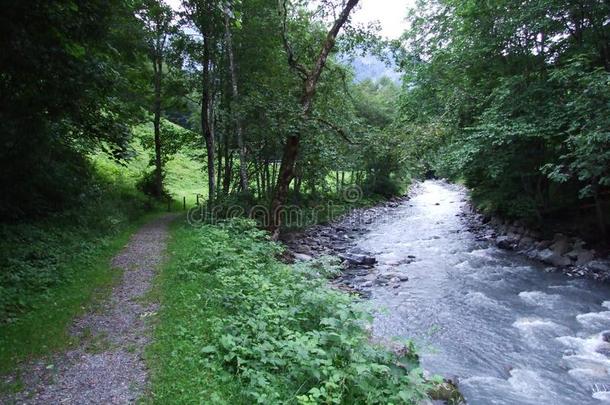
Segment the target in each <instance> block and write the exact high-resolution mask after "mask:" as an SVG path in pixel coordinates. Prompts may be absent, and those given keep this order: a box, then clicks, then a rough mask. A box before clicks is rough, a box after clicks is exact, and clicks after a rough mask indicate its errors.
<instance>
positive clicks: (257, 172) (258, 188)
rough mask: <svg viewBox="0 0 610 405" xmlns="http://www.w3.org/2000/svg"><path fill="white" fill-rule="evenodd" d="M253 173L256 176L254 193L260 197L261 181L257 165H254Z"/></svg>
mask: <svg viewBox="0 0 610 405" xmlns="http://www.w3.org/2000/svg"><path fill="white" fill-rule="evenodd" d="M254 175H255V176H256V195H257V196H258V198H261V197H262V194H261V181H260V170H259V167H258V165H257V167H256V171H255V172H254Z"/></svg>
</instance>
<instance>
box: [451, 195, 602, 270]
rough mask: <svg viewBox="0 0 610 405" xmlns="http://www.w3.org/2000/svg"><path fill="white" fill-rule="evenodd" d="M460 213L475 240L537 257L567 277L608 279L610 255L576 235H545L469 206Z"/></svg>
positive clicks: (521, 224)
mask: <svg viewBox="0 0 610 405" xmlns="http://www.w3.org/2000/svg"><path fill="white" fill-rule="evenodd" d="M462 215H463V216H464V218H465V220H466V221H467V223H468V227H469V230H470V231H471V232H473V233H474V234H475V235H476V237H477V239H478V240H486V241H490V242H492V243H494V244H495V245H496V246H498V247H499V248H501V249H505V250H512V251H515V252H517V253H520V254H523V255H525V256H527V257H529V258H530V259H534V260H537V261H540V262H542V263H544V264H546V265H548V266H549V267H548V270H549V271H561V272H563V273H565V274H566V275H568V276H569V277H587V278H591V279H594V280H598V281H608V280H610V259H609V258H608V257H603V256H602V255H600V254H598V252H596V250H595V249H593V248H591V247H589V246H588V245H587V243H586V242H585V241H584V240H583V239H581V238H579V237H578V236H574V235H566V234H564V233H555V234H553V236H552V237H550V238H545V237H544V236H543V233H542V232H540V231H538V230H534V229H529V228H528V227H526V226H525V225H524V224H523V223H521V222H520V221H513V222H511V221H507V220H504V219H502V218H500V217H497V216H493V217H487V216H485V215H482V214H480V213H477V212H476V209H475V208H474V207H472V206H470V209H469V210H467V211H465V212H464V213H463V214H462Z"/></svg>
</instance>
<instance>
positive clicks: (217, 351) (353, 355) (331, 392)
mask: <svg viewBox="0 0 610 405" xmlns="http://www.w3.org/2000/svg"><path fill="white" fill-rule="evenodd" d="M280 250H281V249H280V247H279V246H278V245H276V244H273V243H271V242H269V241H268V240H267V239H266V237H265V234H264V233H262V232H261V231H258V230H256V229H255V228H254V227H253V225H252V223H251V222H249V221H244V220H232V221H229V222H226V223H224V224H221V225H216V226H212V225H206V226H203V227H201V228H194V227H188V226H185V225H176V226H175V227H174V228H173V229H172V238H171V241H170V244H169V252H170V255H171V256H170V260H169V262H168V263H167V264H166V265H165V267H164V268H163V271H162V272H161V274H160V275H159V276H158V278H157V280H156V284H157V286H156V291H157V294H158V298H159V300H160V302H161V304H162V306H161V311H160V313H159V317H158V319H157V325H156V328H155V332H154V339H153V343H152V344H151V346H149V348H148V352H147V361H148V363H149V366H150V369H151V374H152V375H151V378H152V390H151V394H150V397H149V398H148V400H147V402H150V403H158V404H164V403H170V402H171V403H176V404H191V403H203V402H205V403H218V404H221V403H222V404H225V403H227V404H228V403H230V404H251V403H288V402H290V403H303V404H312V403H379V402H383V403H391V402H394V403H407V404H408V403H417V402H418V401H419V400H420V399H421V398H423V397H425V393H426V391H427V390H428V388H429V385H428V384H427V383H425V382H424V379H423V377H422V373H421V370H420V369H419V368H418V363H417V360H416V357H415V356H414V355H413V352H409V354H407V355H406V356H405V357H403V358H397V357H396V356H395V355H393V354H391V353H388V352H387V351H385V350H384V349H383V348H381V347H378V346H374V345H372V344H371V343H369V340H368V334H367V333H366V332H365V330H364V326H365V324H366V323H367V322H368V319H369V318H368V315H367V314H366V313H365V312H364V311H363V310H362V309H361V308H360V307H359V306H358V305H357V304H356V303H355V302H354V300H353V298H352V297H351V296H349V295H347V294H344V293H342V292H338V291H335V290H332V289H331V288H330V287H328V284H327V282H326V278H325V277H327V276H332V275H334V274H336V271H337V269H336V268H335V267H333V266H332V265H330V264H329V263H320V262H316V263H314V264H311V265H305V264H302V265H299V266H295V267H293V266H289V265H285V264H282V263H280V262H279V261H278V260H277V259H276V257H277V255H278V254H279V253H280Z"/></svg>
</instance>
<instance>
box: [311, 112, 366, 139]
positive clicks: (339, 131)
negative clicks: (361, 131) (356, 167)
mask: <svg viewBox="0 0 610 405" xmlns="http://www.w3.org/2000/svg"><path fill="white" fill-rule="evenodd" d="M316 120H317V121H318V122H320V123H322V124H324V125H326V126H327V127H329V128H331V129H333V130H334V131H335V132H336V133H337V134H339V135H340V136H341V138H343V139H344V140H345V141H346V142H347V143H349V144H350V145H358V144H359V143H358V142H354V141H352V140H351V139H350V138H349V136H347V133H346V132H345V130H344V129H343V128H341V127H339V126H337V125H335V124H333V123H332V122H330V121H328V120H325V119H324V118H320V117H316Z"/></svg>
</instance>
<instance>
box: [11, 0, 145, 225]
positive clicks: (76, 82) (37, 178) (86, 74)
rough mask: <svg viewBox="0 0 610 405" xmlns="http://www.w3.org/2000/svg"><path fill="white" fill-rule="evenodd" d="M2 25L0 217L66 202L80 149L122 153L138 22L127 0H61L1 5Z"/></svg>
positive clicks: (74, 199) (70, 201) (73, 201)
mask: <svg viewBox="0 0 610 405" xmlns="http://www.w3.org/2000/svg"><path fill="white" fill-rule="evenodd" d="M0 27H1V28H0V30H1V35H0V36H1V37H2V38H3V42H2V44H3V52H2V55H1V56H0V71H2V75H1V76H0V133H2V137H3V138H2V139H3V147H2V149H1V150H0V162H1V166H0V189H2V190H3V193H1V197H0V216H1V218H2V219H5V220H6V219H16V218H22V217H26V216H30V217H31V216H32V215H42V214H45V213H47V212H49V211H60V210H61V209H62V208H64V207H66V206H72V207H73V206H75V205H77V204H78V203H79V201H78V195H79V191H80V189H81V188H80V187H79V186H80V185H84V186H85V188H86V185H87V181H86V179H87V175H86V174H87V168H86V166H84V165H83V162H84V161H83V157H82V156H83V155H84V153H83V152H86V151H90V150H92V149H93V148H94V147H95V146H96V145H97V144H99V142H100V141H103V142H104V145H105V146H106V147H107V150H108V152H109V153H110V154H112V155H113V156H115V157H116V158H120V157H122V154H123V152H124V147H125V146H126V143H127V142H128V140H129V137H130V131H129V125H128V123H129V122H131V121H132V120H134V119H136V118H137V117H138V111H139V106H138V103H137V97H133V92H134V89H135V88H137V86H138V85H139V83H138V81H137V80H135V79H134V70H133V69H132V68H133V67H135V66H137V58H136V57H134V52H133V50H134V49H135V48H136V47H137V45H136V44H137V39H138V37H139V34H138V23H137V21H136V20H135V18H134V16H133V14H132V13H131V9H130V8H129V7H128V5H127V3H126V2H122V1H118V0H116V1H115V0H113V1H110V2H108V1H101V0H100V1H88V2H85V3H84V2H76V1H72V0H61V1H53V2H48V1H28V2H12V3H10V4H6V5H5V7H4V8H3V13H2V15H1V16H0ZM130 96H131V97H130ZM127 98H130V101H131V102H129V103H127V102H126V99H127ZM8 190H11V192H8Z"/></svg>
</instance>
